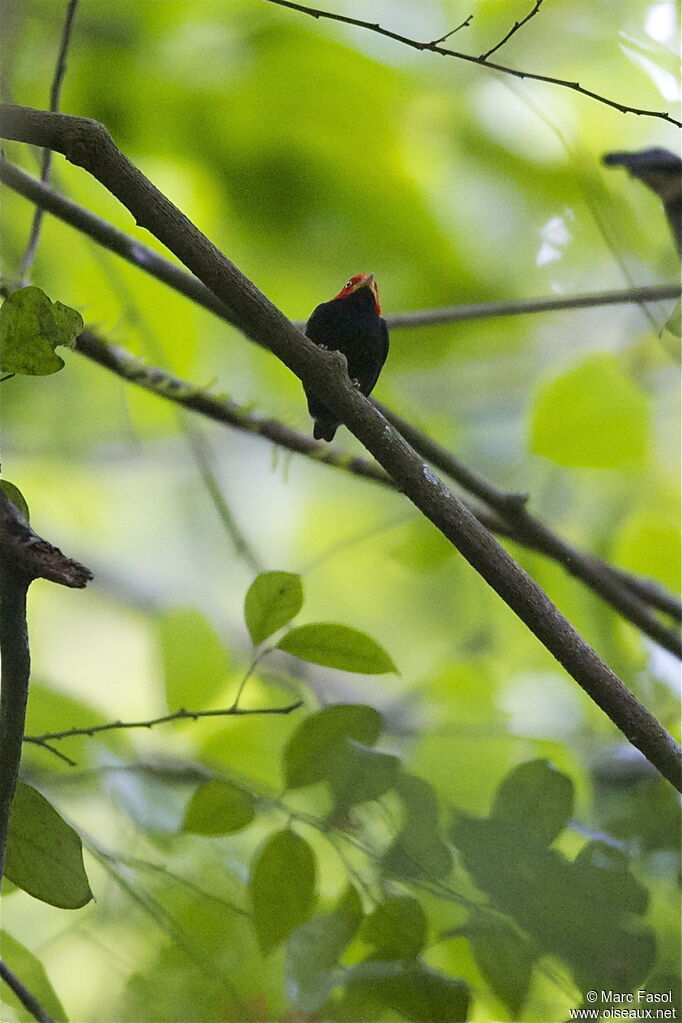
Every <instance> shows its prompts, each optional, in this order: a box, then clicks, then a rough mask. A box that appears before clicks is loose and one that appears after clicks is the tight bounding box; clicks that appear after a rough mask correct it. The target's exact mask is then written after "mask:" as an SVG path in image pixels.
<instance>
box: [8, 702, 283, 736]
mask: <svg viewBox="0 0 682 1023" xmlns="http://www.w3.org/2000/svg"><path fill="white" fill-rule="evenodd" d="M302 706H303V700H297V701H296V703H290V704H287V706H285V707H235V706H232V707H226V708H224V709H221V710H185V709H184V707H183V708H181V709H180V710H176V711H174V712H173V713H172V714H164V715H163V716H162V717H158V718H151V719H150V720H148V721H108V722H107V723H106V724H104V725H92V726H91V727H90V728H66V729H64V730H63V731H61V732H45V733H44V734H43V735H25V736H24V742H30V743H33V744H35V745H36V746H44V745H45V743H47V742H57V741H58V740H60V739H72V738H73V737H74V736H76V735H89V736H93V735H97V734H98V733H99V732H112V731H114V730H117V729H122V728H123V729H125V728H154V727H155V726H156V725H165V724H167V723H168V722H169V721H188V720H189V721H198V720H199V718H224V717H246V716H248V715H251V716H253V715H261V714H291V713H292V712H293V711H295V710H298V709H299V707H302Z"/></svg>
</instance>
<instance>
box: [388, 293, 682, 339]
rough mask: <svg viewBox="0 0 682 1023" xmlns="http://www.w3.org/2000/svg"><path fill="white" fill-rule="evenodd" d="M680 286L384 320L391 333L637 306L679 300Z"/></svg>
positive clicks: (480, 305)
mask: <svg viewBox="0 0 682 1023" xmlns="http://www.w3.org/2000/svg"><path fill="white" fill-rule="evenodd" d="M680 295H682V285H680V284H678V283H673V284H651V285H644V286H641V287H631V288H626V289H622V288H621V289H618V290H615V291H597V292H593V293H591V294H583V295H567V296H566V297H565V298H556V297H553V298H522V299H516V300H514V301H512V302H477V303H473V304H471V305H453V306H442V307H441V308H440V309H415V310H412V311H410V312H404V313H392V314H389V315H388V316H386V317H385V319H386V322H387V323H388V325H389V327H391V328H392V329H393V330H396V329H398V328H409V327H437V326H441V325H443V324H447V323H462V322H464V321H466V320H486V319H491V318H497V317H501V316H522V315H528V314H529V313H530V314H532V313H548V312H558V311H559V310H562V309H589V308H595V307H597V306H609V305H630V304H632V305H635V304H637V305H640V304H641V303H642V302H662V301H666V300H668V299H674V298H679V297H680Z"/></svg>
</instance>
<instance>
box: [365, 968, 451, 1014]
mask: <svg viewBox="0 0 682 1023" xmlns="http://www.w3.org/2000/svg"><path fill="white" fill-rule="evenodd" d="M346 983H347V984H348V985H349V986H353V987H356V988H360V989H361V990H362V991H363V992H364V993H365V995H366V997H368V998H371V999H373V1000H375V1001H377V1002H379V1003H381V1004H383V1005H386V1006H388V1007H389V1008H391V1009H393V1010H395V1012H398V1013H400V1015H401V1016H404V1017H405V1019H407V1020H410V1021H411V1023H462V1021H463V1020H466V1018H467V1014H468V1011H469V988H468V987H467V985H466V984H465V983H464V981H463V980H459V979H455V978H452V977H447V976H445V974H443V973H440V972H438V971H437V970H432V969H431V968H430V967H428V966H426V965H425V964H424V963H422V962H420V961H419V960H415V961H413V962H404V961H403V962H400V961H395V960H394V961H390V962H381V961H374V960H368V961H366V962H364V963H358V965H357V966H351V967H350V968H349V969H348V970H346Z"/></svg>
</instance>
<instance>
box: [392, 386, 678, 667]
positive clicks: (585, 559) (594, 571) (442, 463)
mask: <svg viewBox="0 0 682 1023" xmlns="http://www.w3.org/2000/svg"><path fill="white" fill-rule="evenodd" d="M375 404H376V405H377V407H378V408H379V409H380V411H381V412H382V413H383V414H384V415H385V416H386V418H387V419H388V420H389V421H390V422H392V423H393V425H394V426H395V427H396V428H397V429H398V430H400V432H401V434H402V435H403V437H404V438H405V440H407V442H408V443H409V444H411V445H412V447H413V448H414V450H415V451H417V452H418V453H419V454H420V455H422V456H423V457H424V458H427V459H428V460H429V462H431V464H432V465H434V466H435V467H436V468H437V469H440V470H441V472H445V473H447V475H448V476H450V477H451V478H452V479H454V480H456V481H457V482H458V483H459V484H460V485H461V486H463V487H464V488H465V489H466V490H468V491H469V492H470V493H472V494H475V495H476V496H477V497H480V498H481V499H482V500H483V501H485V502H486V504H487V505H489V507H491V508H492V509H493V510H494V511H496V512H497V513H498V514H499V515H500V516H501V517H502V519H503V521H504V522H506V523H508V524H509V525H510V526H511V530H512V532H511V536H512V537H513V539H517V540H519V541H520V542H521V543H522V544H525V545H526V546H529V547H532V548H533V549H534V550H536V551H541V552H542V553H544V554H547V555H548V556H549V557H551V558H552V559H553V560H554V561H557V562H559V564H561V565H563V567H564V568H565V569H566V570H567V571H568V572H570V574H571V575H573V576H575V577H576V578H578V579H582V581H583V582H585V583H587V585H588V586H590V588H591V589H593V590H594V591H595V592H596V593H599V594H600V595H601V596H602V597H603V598H604V599H605V600H606V601H608V603H609V604H611V605H612V606H613V607H615V608H616V610H618V611H619V612H620V613H621V614H622V615H623V616H624V617H625V618H627V619H628V620H629V621H631V622H632V623H633V624H634V625H637V626H638V628H640V629H641V630H642V631H643V632H644V633H646V635H648V636H650V637H651V638H652V639H655V640H656V642H657V643H660V644H661V646H663V647H665V649H666V650H669V651H670V653H672V654H675V655H676V656H677V657H681V658H682V638H681V637H680V635H679V632H678V631H677V630H675V629H669V628H667V626H665V625H663V623H662V622H660V621H659V620H658V618H656V617H655V615H652V614H651V613H650V611H649V610H648V608H647V606H646V599H645V597H644V591H643V590H640V591H638V592H635V591H634V590H632V589H631V588H630V587H629V586H626V587H624V586H623V582H624V581H627V580H628V577H627V574H626V576H625V580H624V579H623V576H619V575H618V574H617V573H616V572H614V571H613V569H612V568H611V566H610V565H608V564H606V563H605V562H603V561H600V560H599V558H595V557H593V556H592V555H589V554H584V553H583V552H582V551H579V550H577V549H576V548H575V547H572V546H571V545H570V544H568V543H566V541H565V540H562V539H561V537H559V536H557V535H556V534H555V533H553V532H552V531H551V530H550V529H548V528H547V526H545V524H544V523H543V522H540V520H539V519H536V518H535V517H534V516H533V515H531V514H530V512H529V511H528V509H527V508H526V502H525V497H524V495H520V494H514V493H506V492H504V491H500V490H498V489H497V488H496V487H492V486H491V485H490V484H489V483H488V482H487V481H486V480H483V479H481V478H480V477H478V476H476V474H475V473H472V472H471V470H470V469H468V468H467V467H466V466H464V465H462V464H461V463H460V462H459V461H458V460H457V459H456V458H455V457H454V456H453V455H452V454H451V453H450V452H449V451H448V450H447V448H444V447H442V445H440V444H438V443H437V442H436V441H434V440H431V438H430V437H427V436H425V434H423V433H422V432H421V431H420V430H417V429H416V428H415V427H414V426H412V425H411V423H408V422H407V421H406V420H405V419H402V418H401V417H400V416H397V415H396V414H395V413H394V412H391V411H390V409H387V408H386V407H385V406H383V405H381V404H380V403H379V402H375ZM671 607H672V608H673V610H674V612H675V615H676V617H678V618H680V619H682V609H680V608H678V606H677V605H676V604H675V602H674V601H673V602H672V604H671ZM666 610H669V608H666Z"/></svg>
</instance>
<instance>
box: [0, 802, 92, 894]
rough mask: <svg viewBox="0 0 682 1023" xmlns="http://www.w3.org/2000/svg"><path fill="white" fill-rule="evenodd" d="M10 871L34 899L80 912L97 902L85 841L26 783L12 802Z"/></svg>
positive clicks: (8, 869)
mask: <svg viewBox="0 0 682 1023" xmlns="http://www.w3.org/2000/svg"><path fill="white" fill-rule="evenodd" d="M5 872H6V874H7V877H9V879H10V880H11V881H13V882H14V884H15V885H17V886H18V887H19V888H23V890H24V891H25V892H28V893H29V895H33V897H34V898H36V899H40V900H41V902H47V903H49V904H50V905H51V906H58V907H59V908H60V909H80V908H81V906H85V905H86V903H88V902H89V901H90V899H91V898H92V892H91V891H90V885H89V884H88V878H87V875H86V873H85V867H84V866H83V849H82V845H81V840H80V837H79V836H78V834H77V833H76V832H75V831H74V830H73V828H72V827H71V826H70V825H69V824H67V823H66V821H65V820H63V819H62V817H60V816H59V814H58V813H57V811H56V810H55V809H54V807H52V806H51V805H50V803H48V801H47V799H45V797H44V796H41V795H40V793H39V792H36V790H35V789H34V788H31V786H30V785H25V784H24V783H23V782H19V784H18V785H17V791H16V794H15V796H14V802H13V803H12V813H11V816H10V825H9V836H8V839H7V859H6V863H5Z"/></svg>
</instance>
